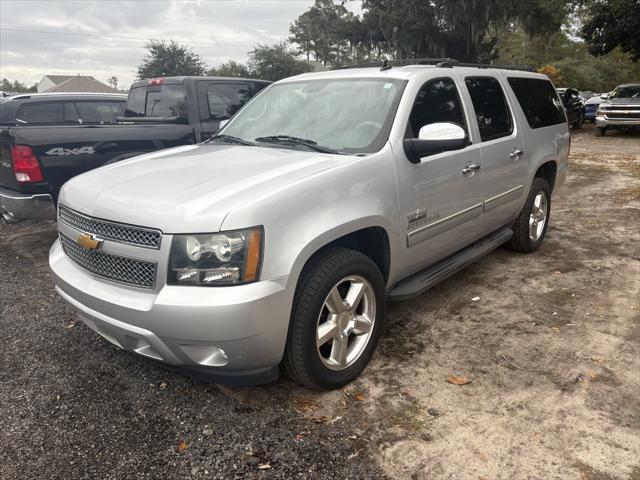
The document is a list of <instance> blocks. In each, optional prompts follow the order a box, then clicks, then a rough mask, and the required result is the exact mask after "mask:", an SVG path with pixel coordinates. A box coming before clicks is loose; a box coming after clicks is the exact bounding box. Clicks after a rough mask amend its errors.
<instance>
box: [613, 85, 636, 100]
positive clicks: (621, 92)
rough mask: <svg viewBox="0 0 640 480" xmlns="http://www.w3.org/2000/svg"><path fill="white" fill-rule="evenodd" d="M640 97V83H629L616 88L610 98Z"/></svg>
mask: <svg viewBox="0 0 640 480" xmlns="http://www.w3.org/2000/svg"><path fill="white" fill-rule="evenodd" d="M638 97H640V85H629V86H626V87H618V88H616V89H615V90H614V91H613V93H612V94H611V97H609V98H638Z"/></svg>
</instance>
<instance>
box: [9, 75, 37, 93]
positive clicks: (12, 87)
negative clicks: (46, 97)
mask: <svg viewBox="0 0 640 480" xmlns="http://www.w3.org/2000/svg"><path fill="white" fill-rule="evenodd" d="M0 90H2V91H3V92H17V93H35V92H37V91H38V84H34V85H32V86H30V87H27V86H26V85H25V84H24V83H21V82H19V81H18V80H14V81H13V82H11V81H9V80H7V79H6V78H3V79H2V83H0Z"/></svg>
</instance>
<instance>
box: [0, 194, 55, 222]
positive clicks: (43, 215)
mask: <svg viewBox="0 0 640 480" xmlns="http://www.w3.org/2000/svg"><path fill="white" fill-rule="evenodd" d="M0 215H2V216H3V217H5V219H6V220H8V221H11V220H28V219H32V220H52V219H55V218H56V207H55V203H54V202H53V198H52V197H51V195H49V194H44V193H43V194H25V193H18V192H14V191H13V190H9V189H7V188H4V187H0Z"/></svg>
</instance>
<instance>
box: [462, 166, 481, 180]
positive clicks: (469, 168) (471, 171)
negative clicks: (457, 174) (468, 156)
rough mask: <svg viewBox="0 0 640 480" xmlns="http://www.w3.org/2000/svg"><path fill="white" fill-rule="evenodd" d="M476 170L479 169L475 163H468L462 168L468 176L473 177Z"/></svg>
mask: <svg viewBox="0 0 640 480" xmlns="http://www.w3.org/2000/svg"><path fill="white" fill-rule="evenodd" d="M478 170H480V165H478V164H477V163H470V164H468V165H466V166H465V167H464V168H463V169H462V173H463V174H464V175H467V176H469V177H473V176H474V175H475V173H476V172H477V171H478Z"/></svg>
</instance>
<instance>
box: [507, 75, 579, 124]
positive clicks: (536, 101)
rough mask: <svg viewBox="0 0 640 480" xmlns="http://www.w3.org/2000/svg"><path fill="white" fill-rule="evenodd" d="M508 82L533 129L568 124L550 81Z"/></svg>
mask: <svg viewBox="0 0 640 480" xmlns="http://www.w3.org/2000/svg"><path fill="white" fill-rule="evenodd" d="M508 81H509V86H510V87H511V89H512V90H513V93H514V94H515V95H516V98H517V99H518V103H520V106H521V107H522V111H523V112H524V115H525V117H526V118H527V122H528V123H529V126H530V127H531V128H542V127H549V126H551V125H558V124H561V123H566V121H567V117H566V116H565V113H564V108H563V106H562V102H561V101H560V99H559V98H558V94H557V93H556V90H555V89H554V88H553V85H552V84H551V82H550V81H548V80H542V79H538V78H518V77H510V78H508Z"/></svg>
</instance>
